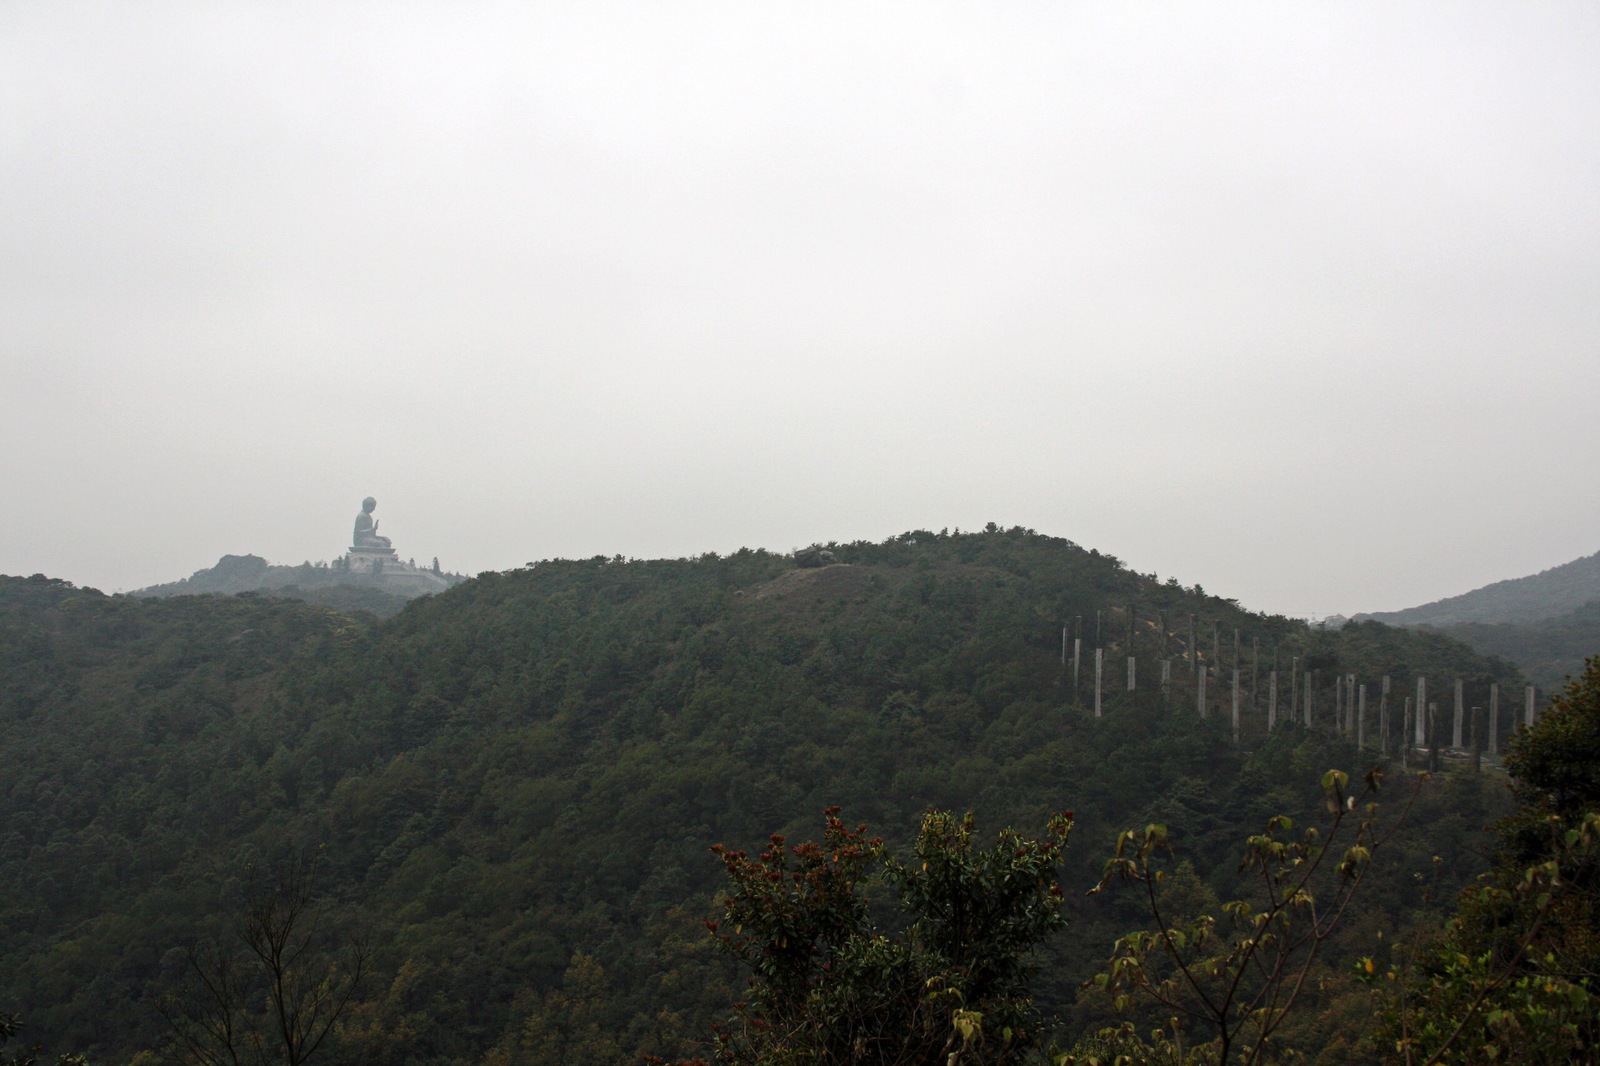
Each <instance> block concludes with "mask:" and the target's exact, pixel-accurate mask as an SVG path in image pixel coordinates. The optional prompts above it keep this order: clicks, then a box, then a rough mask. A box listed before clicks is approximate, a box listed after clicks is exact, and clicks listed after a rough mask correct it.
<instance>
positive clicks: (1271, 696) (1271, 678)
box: [1267, 670, 1278, 733]
mask: <svg viewBox="0 0 1600 1066" xmlns="http://www.w3.org/2000/svg"><path fill="white" fill-rule="evenodd" d="M1277 725H1278V671H1276V670H1274V671H1272V673H1270V674H1268V675H1267V732H1268V733H1270V732H1272V731H1273V729H1275V728H1277Z"/></svg>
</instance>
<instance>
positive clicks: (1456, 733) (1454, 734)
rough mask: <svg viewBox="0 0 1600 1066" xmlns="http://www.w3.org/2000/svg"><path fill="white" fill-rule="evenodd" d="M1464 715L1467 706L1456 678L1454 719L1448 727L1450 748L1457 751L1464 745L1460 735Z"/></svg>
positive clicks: (1462, 737)
mask: <svg viewBox="0 0 1600 1066" xmlns="http://www.w3.org/2000/svg"><path fill="white" fill-rule="evenodd" d="M1466 713H1467V704H1466V700H1465V699H1464V698H1463V694H1462V690H1461V679H1460V678H1459V677H1458V678H1456V706H1455V717H1454V718H1452V719H1451V726H1450V746H1451V747H1452V748H1454V749H1456V750H1457V751H1460V750H1461V748H1462V746H1463V744H1464V743H1465V737H1464V736H1463V735H1462V728H1461V727H1462V726H1464V725H1465V724H1466V717H1465V716H1466Z"/></svg>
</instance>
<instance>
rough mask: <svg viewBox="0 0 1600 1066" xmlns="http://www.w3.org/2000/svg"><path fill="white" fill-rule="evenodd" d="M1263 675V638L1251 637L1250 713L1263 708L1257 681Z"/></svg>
mask: <svg viewBox="0 0 1600 1066" xmlns="http://www.w3.org/2000/svg"><path fill="white" fill-rule="evenodd" d="M1260 677H1261V638H1260V637H1251V638H1250V713H1251V714H1255V713H1256V711H1258V710H1260V709H1261V686H1260V685H1259V684H1257V681H1258V680H1259V678H1260Z"/></svg>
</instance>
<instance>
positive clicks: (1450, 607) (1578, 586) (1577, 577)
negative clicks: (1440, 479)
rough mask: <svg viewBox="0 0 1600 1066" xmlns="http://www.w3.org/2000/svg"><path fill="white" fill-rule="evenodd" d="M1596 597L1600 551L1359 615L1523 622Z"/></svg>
mask: <svg viewBox="0 0 1600 1066" xmlns="http://www.w3.org/2000/svg"><path fill="white" fill-rule="evenodd" d="M1596 600H1600V552H1596V553H1595V554H1593V555H1586V556H1584V557H1583V558H1581V559H1574V560H1573V561H1572V562H1570V563H1564V564H1562V565H1561V566H1553V567H1551V568H1550V569H1548V570H1541V571H1540V572H1539V573H1537V574H1530V575H1529V576H1527V577H1518V578H1511V579H1508V580H1506V581H1496V582H1494V583H1493V584H1491V585H1485V586H1483V587H1482V588H1480V589H1474V590H1472V591H1471V592H1464V593H1462V594H1461V595H1459V596H1449V597H1446V598H1445V599H1442V600H1435V601H1433V602H1432V603H1425V604H1422V605H1421V606H1418V607H1407V608H1406V609H1405V610H1402V611H1377V612H1374V613H1371V614H1358V615H1356V616H1355V617H1356V620H1357V621H1366V620H1373V621H1378V622H1383V623H1386V624H1388V625H1396V626H1456V625H1469V624H1480V625H1505V624H1512V625H1521V624H1526V623H1529V622H1540V621H1544V620H1545V619H1549V618H1555V617H1557V616H1558V615H1565V614H1571V613H1572V612H1573V611H1576V610H1578V609H1579V608H1580V607H1583V606H1584V605H1586V604H1588V603H1591V602H1593V601H1596ZM1596 650H1600V649H1596Z"/></svg>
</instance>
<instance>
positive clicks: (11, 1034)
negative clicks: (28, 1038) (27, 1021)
mask: <svg viewBox="0 0 1600 1066" xmlns="http://www.w3.org/2000/svg"><path fill="white" fill-rule="evenodd" d="M20 1032H22V1022H21V1021H19V1020H18V1019H17V1016H16V1015H15V1014H6V1013H5V1012H3V1011H0V1066H37V1063H38V1061H39V1048H38V1046H37V1045H35V1046H33V1047H26V1048H13V1049H11V1050H9V1051H8V1050H6V1045H7V1044H8V1043H10V1042H11V1041H12V1040H14V1039H16V1036H17V1034H18V1033H20ZM87 1062H88V1060H87V1059H85V1058H84V1057H83V1056H82V1055H62V1056H60V1057H59V1058H57V1059H56V1066H87Z"/></svg>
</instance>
